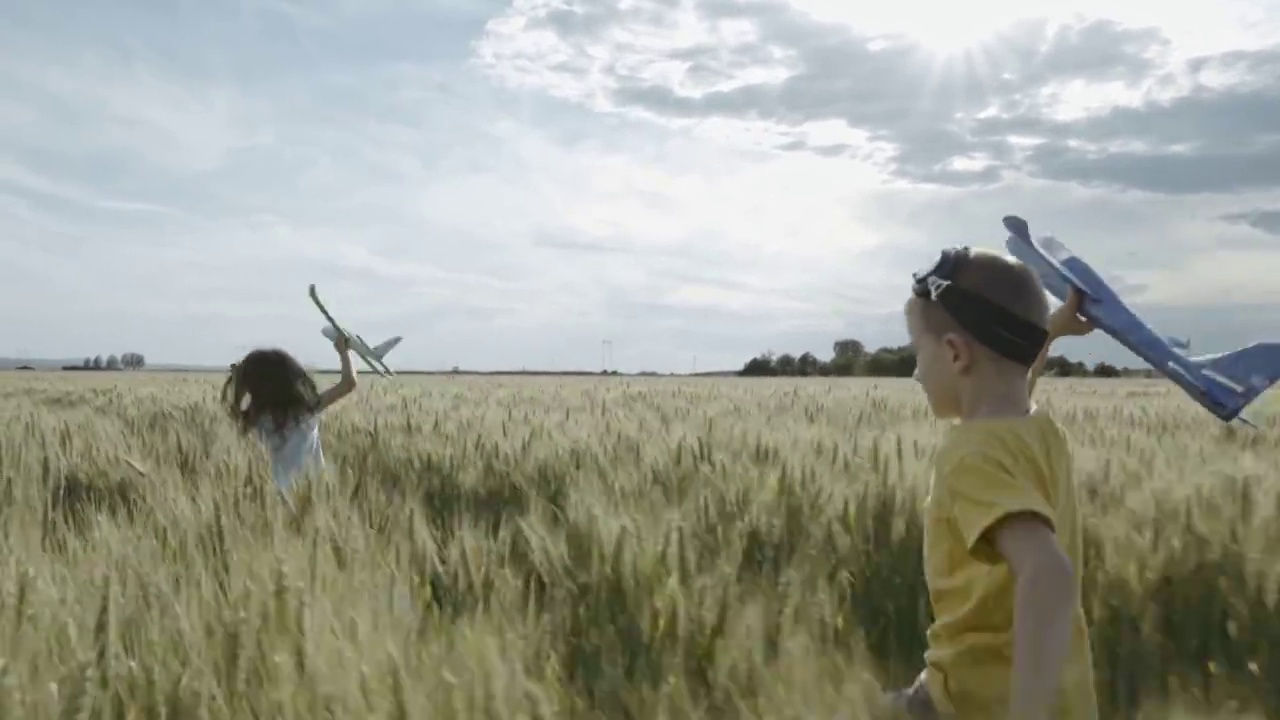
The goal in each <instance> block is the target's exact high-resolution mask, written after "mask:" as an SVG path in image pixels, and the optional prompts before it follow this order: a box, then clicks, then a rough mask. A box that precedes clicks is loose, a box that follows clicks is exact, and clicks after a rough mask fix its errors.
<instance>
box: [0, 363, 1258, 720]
mask: <svg viewBox="0 0 1280 720" xmlns="http://www.w3.org/2000/svg"><path fill="white" fill-rule="evenodd" d="M219 382H220V378H215V377H212V376H199V375H185V376H184V375H161V374H151V373H134V374H111V375H90V374H85V375H73V374H64V375H54V374H49V375H44V374H27V373H8V374H5V375H3V376H0V397H2V400H3V402H2V404H0V492H2V498H3V499H2V500H0V538H2V540H0V542H3V548H4V559H3V563H0V718H24V719H30V720H38V719H43V718H55V717H75V718H97V717H101V718H160V717H167V718H171V719H178V718H182V719H185V718H208V719H209V720H221V719H223V718H252V717H259V718H299V719H301V718H321V717H332V718H427V717H430V718H440V719H442V720H448V719H449V718H493V719H495V720H496V719H499V718H502V719H507V718H547V719H548V720H549V719H551V718H636V719H637V720H640V719H644V720H647V719H649V718H670V719H672V720H676V719H682V718H779V719H788V718H795V719H797V720H799V719H800V718H805V719H808V718H837V717H844V718H860V717H872V715H871V714H870V710H869V704H870V703H871V701H872V700H873V699H874V698H875V697H876V695H877V693H876V688H877V687H878V686H879V685H880V684H882V683H883V684H900V683H904V682H906V681H907V680H908V679H909V678H910V677H911V676H912V675H913V674H914V673H915V672H916V671H917V670H918V669H919V664H920V655H921V652H922V651H923V640H924V630H925V628H926V627H927V623H928V619H929V617H928V613H929V610H928V603H927V600H926V596H925V590H924V586H923V580H922V577H921V558H920V513H919V507H920V503H921V500H922V491H923V489H924V487H925V485H926V483H927V474H926V468H927V464H928V461H929V457H930V454H931V452H932V448H933V445H934V441H935V438H936V437H937V434H938V431H939V427H938V426H937V425H936V424H935V423H934V422H933V421H932V420H931V419H930V417H929V415H928V411H927V409H926V407H925V405H924V403H923V400H922V398H921V397H920V395H919V392H918V390H917V388H916V387H915V386H914V385H913V384H912V383H911V382H910V381H870V380H840V381H832V380H759V381H749V380H711V379H707V380H675V379H658V378H654V379H627V378H610V379H605V378H601V379H557V378H540V379H480V378H471V379H461V378H460V379H446V378H438V379H404V380H399V379H398V380H396V381H393V382H390V383H384V382H379V381H376V380H373V379H370V380H367V381H366V382H365V383H364V384H363V385H362V387H361V389H360V390H359V391H358V394H357V395H356V396H355V397H354V398H353V399H350V400H348V401H347V402H345V403H344V404H342V405H340V406H338V407H337V408H336V409H335V410H334V411H333V413H332V414H331V415H330V416H328V417H327V419H326V421H325V423H324V425H323V432H324V435H325V438H324V440H325V450H326V454H327V456H328V458H329V463H330V466H331V469H333V470H334V472H333V474H332V476H331V477H330V478H328V479H327V480H326V481H324V482H320V483H315V484H313V485H312V489H313V491H312V492H308V493H304V494H303V495H302V496H301V497H300V498H299V502H298V506H297V509H296V511H292V512H291V511H289V510H288V509H286V508H285V507H283V506H282V504H281V503H280V501H279V500H278V499H277V498H276V497H275V496H274V495H273V494H272V491H271V483H270V479H269V476H268V471H267V465H266V460H265V455H264V454H262V453H261V451H260V450H259V449H257V448H255V446H254V445H252V444H251V443H249V442H248V441H245V440H242V439H240V438H239V437H237V436H236V434H235V433H234V431H233V429H232V427H231V425H230V423H229V421H227V420H226V419H225V417H224V416H223V415H221V414H220V411H219V409H218V408H217V406H216V405H215V403H214V397H215V395H216V391H217V387H218V384H219ZM1040 393H1041V396H1040V398H1039V399H1040V401H1041V403H1042V404H1045V405H1048V406H1049V407H1050V408H1052V409H1053V410H1054V411H1055V412H1056V413H1057V415H1058V416H1059V417H1060V418H1061V420H1062V421H1063V422H1064V423H1065V424H1066V425H1067V426H1068V428H1069V430H1070V432H1071V433H1072V436H1073V440H1074V443H1075V447H1076V448H1077V457H1078V465H1079V476H1080V477H1079V481H1080V484H1081V487H1082V502H1083V503H1084V505H1085V507H1086V508H1087V516H1088V519H1089V525H1088V530H1089V532H1088V536H1087V541H1088V546H1087V552H1088V558H1089V559H1088V565H1087V567H1086V568H1085V571H1086V576H1087V579H1086V586H1085V593H1086V602H1087V607H1088V611H1089V613H1090V617H1091V619H1092V623H1093V637H1094V642H1095V654H1096V666H1097V670H1098V673H1099V692H1100V696H1101V698H1102V700H1103V702H1104V705H1105V707H1104V717H1107V718H1122V717H1136V716H1141V717H1150V718H1180V717H1181V718H1209V717H1257V718H1278V717H1280V682H1278V681H1277V680H1276V679H1277V678H1280V607H1278V606H1277V584H1278V583H1280V568H1278V565H1280V561H1278V560H1277V557H1278V556H1277V554H1276V548H1277V547H1280V423H1277V422H1275V421H1271V422H1269V423H1268V424H1267V425H1266V427H1265V428H1264V430H1263V432H1260V433H1255V432H1249V431H1240V430H1234V429H1231V428H1227V427H1225V426H1223V425H1221V424H1220V423H1218V422H1217V421H1215V420H1213V419H1212V418H1211V417H1210V416H1209V415H1208V414H1207V413H1204V412H1203V411H1200V410H1197V409H1194V408H1192V407H1191V406H1190V404H1189V402H1187V401H1184V400H1183V399H1182V398H1181V396H1179V395H1176V394H1175V392H1174V391H1172V390H1171V389H1170V388H1169V387H1168V386H1167V385H1166V384H1163V383H1159V382H1156V381H1065V380H1063V381H1057V380H1047V381H1045V382H1044V383H1042V386H1041V390H1040ZM1175 708H1176V709H1175Z"/></svg>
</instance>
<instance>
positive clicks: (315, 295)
mask: <svg viewBox="0 0 1280 720" xmlns="http://www.w3.org/2000/svg"><path fill="white" fill-rule="evenodd" d="M308 294H309V295H310V296H311V302H313V303H315V306H316V308H317V309H318V310H319V311H320V314H321V315H324V319H325V320H328V321H329V325H330V326H331V327H330V330H331V332H332V333H335V334H334V335H332V337H331V336H330V333H328V332H324V330H321V332H322V333H324V336H325V337H327V338H330V339H331V340H332V339H333V338H336V337H337V335H336V333H342V334H343V335H346V336H347V339H348V341H350V340H351V339H353V338H354V336H353V335H352V334H351V333H350V332H348V331H346V330H344V329H343V328H342V326H341V325H339V324H338V321H337V320H334V319H333V316H332V315H330V314H329V310H328V309H327V308H325V306H324V303H322V302H320V293H319V292H317V291H316V286H315V283H312V284H311V287H310V288H309V289H308ZM356 345H357V344H356V343H354V342H352V343H351V346H352V347H351V349H352V350H355V351H356V355H359V356H360V359H361V360H363V361H364V364H365V365H368V366H369V369H370V370H372V371H374V372H375V373H377V374H378V375H380V376H382V377H386V376H387V375H388V374H389V373H388V372H387V371H386V370H384V369H383V368H380V367H378V366H377V365H375V364H374V363H373V360H371V359H369V357H368V356H367V355H366V354H365V353H364V352H361V349H360V348H358V347H357V346H356ZM359 345H361V346H363V345H364V342H360V343H359ZM364 349H365V350H367V349H368V348H367V347H365V348H364Z"/></svg>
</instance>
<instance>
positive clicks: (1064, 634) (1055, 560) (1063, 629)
mask: <svg viewBox="0 0 1280 720" xmlns="http://www.w3.org/2000/svg"><path fill="white" fill-rule="evenodd" d="M987 534H988V537H989V538H990V540H991V543H992V545H994V546H995V549H996V551H997V552H999V553H1000V555H1001V556H1003V557H1004V559H1005V561H1006V562H1007V563H1008V564H1009V568H1010V570H1011V571H1012V572H1013V575H1014V578H1015V584H1014V600H1013V671H1012V677H1010V695H1009V720H1040V719H1041V718H1047V717H1048V716H1049V711H1050V708H1051V707H1052V705H1053V701H1054V698H1055V697H1056V695H1057V691H1058V686H1059V684H1060V682H1061V676H1062V670H1063V666H1064V664H1065V663H1066V659H1067V656H1068V655H1069V653H1070V649H1071V621H1072V615H1073V614H1074V612H1075V608H1076V603H1077V597H1078V588H1077V582H1076V575H1075V571H1074V570H1073V568H1072V567H1071V560H1070V559H1068V558H1067V556H1066V554H1064V553H1063V552H1062V548H1061V547H1060V546H1059V545H1058V541H1057V537H1056V536H1055V535H1054V533H1053V530H1052V528H1051V527H1050V525H1049V523H1048V522H1047V521H1046V520H1045V519H1044V518H1042V517H1040V516H1038V515H1036V514H1032V513H1017V514H1014V515H1010V516H1008V517H1005V518H1004V519H1002V520H1000V521H999V522H998V523H996V524H995V525H994V526H992V528H991V530H990V531H989V532H988V533H987Z"/></svg>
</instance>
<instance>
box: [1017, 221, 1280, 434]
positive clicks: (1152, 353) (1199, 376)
mask: <svg viewBox="0 0 1280 720" xmlns="http://www.w3.org/2000/svg"><path fill="white" fill-rule="evenodd" d="M1004 227H1005V229H1006V230H1008V231H1009V240H1008V242H1007V243H1006V247H1008V249H1009V252H1010V253H1011V254H1012V255H1013V256H1014V257H1015V258H1017V259H1019V260H1021V261H1022V262H1024V263H1026V264H1027V265H1028V266H1030V267H1031V268H1032V269H1033V270H1035V271H1036V274H1038V275H1039V276H1040V280H1041V281H1042V282H1043V283H1044V286H1045V289H1046V290H1048V291H1049V293H1050V294H1051V295H1053V296H1054V297H1056V298H1058V300H1059V301H1062V302H1066V299H1067V296H1068V294H1069V292H1070V290H1071V288H1072V287H1075V288H1076V289H1077V290H1079V291H1080V293H1081V300H1080V314H1081V315H1082V316H1084V318H1085V319H1086V320H1088V321H1089V322H1091V323H1093V326H1094V327H1096V328H1098V329H1099V330H1101V331H1103V332H1105V333H1106V334H1108V335H1110V336H1111V337H1112V338H1114V339H1115V340H1116V341H1117V342H1119V343H1120V344H1121V345H1123V346H1125V347H1126V348H1128V350H1129V351H1130V352H1132V353H1133V354H1134V355H1137V356H1138V357H1140V358H1142V359H1143V360H1146V361H1147V363H1149V364H1150V365H1151V367H1153V368H1155V369H1156V370H1157V371H1159V372H1160V373H1161V374H1163V375H1164V376H1165V377H1167V378H1169V379H1170V380H1172V381H1173V382H1174V383H1175V384H1176V385H1177V386H1178V387H1180V388H1182V389H1183V390H1184V391H1186V393H1187V394H1188V395H1190V396H1191V397H1192V398H1193V399H1194V400H1195V401H1196V402H1197V403H1199V404H1200V405H1202V406H1203V407H1204V408H1205V409H1207V410H1208V411H1209V412H1211V413H1213V414H1214V415H1215V416H1217V417H1218V418H1219V419H1221V420H1223V421H1225V422H1231V421H1232V420H1236V419H1239V420H1240V421H1241V422H1245V423H1248V421H1247V420H1245V419H1244V418H1241V417H1240V413H1241V411H1243V410H1244V409H1245V407H1246V406H1247V405H1248V404H1249V403H1251V402H1253V401H1254V400H1255V399H1257V397H1258V396H1259V395H1261V394H1262V393H1264V392H1266V391H1267V389H1268V388H1270V387H1271V386H1272V385H1273V384H1275V382H1276V381H1277V380H1280V343H1254V344H1253V345H1250V346H1248V347H1246V348H1241V349H1240V350H1236V351H1235V352H1229V353H1220V354H1217V355H1203V356H1200V357H1188V356H1187V354H1186V353H1187V351H1188V350H1189V349H1190V345H1191V342H1190V340H1189V339H1188V340H1179V339H1177V338H1162V337H1160V336H1159V335H1157V334H1156V332H1155V331H1154V330H1152V329H1151V328H1150V326H1148V325H1147V324H1146V323H1145V322H1143V321H1142V319H1141V318H1139V317H1138V316H1137V315H1136V314H1134V312H1133V311H1132V310H1130V309H1129V308H1128V307H1126V306H1125V304H1124V303H1123V302H1121V300H1120V298H1119V297H1118V296H1117V295H1116V294H1115V292H1114V291H1113V290H1112V289H1111V287H1110V286H1108V285H1107V283H1106V282H1104V281H1103V280H1102V278H1101V277H1100V276H1099V275H1098V273H1096V272H1094V270H1093V268H1091V267H1089V265H1088V263H1086V262H1085V261H1084V260H1081V259H1080V258H1078V257H1076V256H1075V254H1074V253H1072V252H1071V251H1070V250H1069V249H1067V247H1066V246H1065V245H1063V244H1062V243H1060V242H1058V241H1057V240H1056V239H1054V238H1051V237H1043V238H1039V239H1038V240H1032V239H1031V230H1030V228H1029V227H1028V226H1027V221H1026V220H1023V219H1022V218H1020V217H1017V216H1016V215H1009V216H1007V217H1005V218H1004ZM1248 424H1252V423H1248Z"/></svg>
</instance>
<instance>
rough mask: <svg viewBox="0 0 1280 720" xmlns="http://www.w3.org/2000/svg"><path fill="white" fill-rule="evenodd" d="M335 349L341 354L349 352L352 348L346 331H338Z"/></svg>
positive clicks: (334, 342) (334, 340)
mask: <svg viewBox="0 0 1280 720" xmlns="http://www.w3.org/2000/svg"><path fill="white" fill-rule="evenodd" d="M333 349H334V350H337V351H338V354H339V355H346V354H347V351H348V350H350V349H351V342H350V341H349V340H347V334H346V333H338V336H337V337H336V338H334V339H333Z"/></svg>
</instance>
